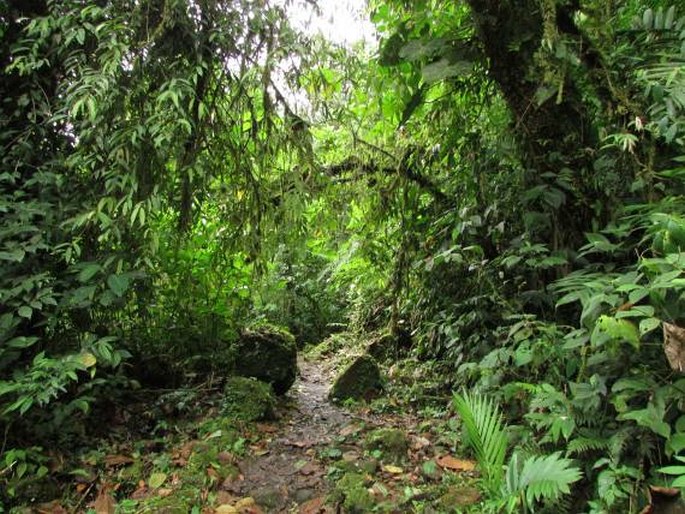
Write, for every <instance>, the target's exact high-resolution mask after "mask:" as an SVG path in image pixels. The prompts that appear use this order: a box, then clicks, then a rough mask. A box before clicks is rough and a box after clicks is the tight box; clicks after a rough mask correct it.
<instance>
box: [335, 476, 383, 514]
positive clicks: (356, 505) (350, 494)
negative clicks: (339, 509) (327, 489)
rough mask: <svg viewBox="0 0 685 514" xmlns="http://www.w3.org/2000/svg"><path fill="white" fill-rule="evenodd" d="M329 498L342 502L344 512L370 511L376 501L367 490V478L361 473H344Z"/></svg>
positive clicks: (358, 512)
mask: <svg viewBox="0 0 685 514" xmlns="http://www.w3.org/2000/svg"><path fill="white" fill-rule="evenodd" d="M330 500H331V501H332V502H333V503H337V504H342V506H343V507H345V512H349V513H351V514H362V513H364V512H371V511H372V510H373V508H374V505H375V503H376V502H375V501H374V498H373V496H372V495H371V493H370V492H369V489H368V484H367V480H366V478H365V477H364V475H362V474H361V473H345V474H344V475H343V476H342V478H340V480H338V482H337V483H336V485H335V489H334V490H333V492H332V493H331V497H330Z"/></svg>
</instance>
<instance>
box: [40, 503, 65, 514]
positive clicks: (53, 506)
mask: <svg viewBox="0 0 685 514" xmlns="http://www.w3.org/2000/svg"><path fill="white" fill-rule="evenodd" d="M35 512H36V514H67V512H68V511H67V509H65V508H64V507H62V505H61V504H60V503H59V501H57V500H54V501H51V502H50V503H41V504H40V505H38V506H37V507H36V511H35Z"/></svg>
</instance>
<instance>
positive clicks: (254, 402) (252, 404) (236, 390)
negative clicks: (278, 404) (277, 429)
mask: <svg viewBox="0 0 685 514" xmlns="http://www.w3.org/2000/svg"><path fill="white" fill-rule="evenodd" d="M274 404H275V400H274V397H273V394H272V392H271V387H270V386H269V384H265V383H264V382H260V381H259V380H257V379H254V378H247V377H230V378H229V379H228V380H227V381H226V386H225V387H224V397H223V400H222V412H223V414H224V415H225V416H229V417H231V418H234V419H239V420H241V421H259V420H265V419H272V418H273V416H274Z"/></svg>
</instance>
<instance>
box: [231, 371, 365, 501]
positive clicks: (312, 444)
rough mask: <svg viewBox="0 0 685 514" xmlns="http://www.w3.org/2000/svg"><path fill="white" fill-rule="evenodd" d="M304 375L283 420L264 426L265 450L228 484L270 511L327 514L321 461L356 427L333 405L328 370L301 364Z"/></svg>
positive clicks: (288, 401) (257, 451)
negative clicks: (328, 448)
mask: <svg viewBox="0 0 685 514" xmlns="http://www.w3.org/2000/svg"><path fill="white" fill-rule="evenodd" d="M299 370H300V372H299V376H298V379H297V381H296V382H295V384H294V385H293V387H292V389H291V390H290V392H289V393H288V398H286V404H285V407H284V411H281V412H280V415H281V419H280V420H279V421H278V423H274V424H261V425H260V429H261V430H262V431H264V432H266V434H267V435H266V437H265V438H264V440H263V447H262V448H258V449H255V450H254V453H253V455H252V456H251V457H249V458H247V459H245V460H244V461H242V462H240V464H239V469H240V476H239V478H238V479H237V480H234V481H232V482H230V483H228V484H225V485H224V489H225V490H226V491H228V492H229V493H232V494H235V495H237V496H242V497H252V498H253V499H254V500H255V502H256V503H257V505H259V507H261V508H262V509H264V510H265V511H266V512H306V513H314V512H326V510H325V509H326V508H325V507H324V506H323V503H324V501H325V495H326V493H327V490H328V486H327V481H326V479H325V475H326V465H325V463H324V462H322V461H321V460H320V459H319V458H318V456H319V455H321V453H322V452H324V451H325V449H326V448H327V447H328V445H330V444H331V443H332V442H333V441H334V440H335V438H336V437H339V436H340V435H341V433H342V434H343V435H344V434H345V433H346V431H348V430H351V429H350V428H349V427H351V426H353V425H351V423H352V421H353V417H352V415H351V414H350V413H348V412H347V411H346V410H344V409H343V408H340V407H337V406H335V405H333V404H332V403H331V402H329V400H328V398H327V395H328V389H329V386H330V377H329V376H328V374H327V373H326V372H325V371H324V368H323V366H322V365H321V364H318V363H313V362H308V361H305V360H300V362H299Z"/></svg>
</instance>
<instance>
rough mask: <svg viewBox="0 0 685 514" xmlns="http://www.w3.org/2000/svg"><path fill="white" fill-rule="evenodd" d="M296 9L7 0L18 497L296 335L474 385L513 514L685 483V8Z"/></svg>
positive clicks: (4, 339) (0, 396)
mask: <svg viewBox="0 0 685 514" xmlns="http://www.w3.org/2000/svg"><path fill="white" fill-rule="evenodd" d="M285 10H286V7H283V6H282V5H281V4H280V3H278V2H273V3H271V2H252V1H250V0H241V1H239V2H232V3H231V2H223V1H219V0H216V1H215V0H203V1H198V2H186V1H183V0H149V1H144V2H128V1H124V0H121V1H120V0H116V1H111V2H83V1H80V0H69V1H64V2H53V1H46V0H31V1H26V2H23V1H22V2H19V1H9V0H8V1H4V2H0V56H1V66H2V67H3V75H2V81H1V82H0V96H1V97H2V104H0V144H1V145H2V149H3V151H2V157H1V159H2V165H3V166H2V169H1V170H0V213H1V220H0V264H1V266H0V429H1V430H2V434H3V437H2V442H1V444H0V505H1V504H3V503H5V504H6V505H13V504H15V503H21V502H22V501H26V499H27V498H30V497H34V496H35V495H36V488H35V487H34V486H35V484H40V483H41V482H47V483H49V482H50V481H51V480H53V479H54V478H55V475H56V474H57V475H59V474H60V473H68V471H65V470H60V471H55V470H56V468H55V465H54V455H52V456H51V453H50V449H54V448H59V449H61V450H63V451H76V450H75V449H79V450H78V451H81V450H82V449H83V448H84V447H88V446H89V445H92V444H96V443H95V442H94V441H95V440H96V439H97V437H98V436H99V435H101V430H106V423H104V424H103V425H104V426H100V423H99V422H98V421H97V420H102V419H103V416H108V415H111V413H112V412H114V410H115V409H114V407H113V406H116V405H121V404H125V403H127V402H130V401H131V399H130V395H138V394H140V392H136V391H140V390H141V388H142V391H144V392H145V391H158V390H160V389H175V388H178V387H181V386H183V387H190V388H193V387H202V385H203V384H207V383H211V384H216V383H221V382H222V381H223V380H224V379H225V378H226V377H228V376H230V375H231V374H232V373H233V372H234V371H235V369H236V366H237V364H239V363H236V344H237V342H238V341H239V340H240V338H241V335H242V334H244V332H245V330H246V328H247V327H250V326H255V325H259V324H269V323H271V324H276V325H280V326H282V327H284V328H287V329H288V330H290V332H291V333H292V334H293V335H294V336H295V338H296V340H297V343H298V345H299V347H300V348H302V347H304V346H305V345H308V344H313V343H318V342H319V341H321V340H323V339H325V338H326V337H327V336H328V335H330V334H333V333H335V332H338V331H340V330H342V329H343V328H346V329H347V330H349V331H351V332H353V333H355V334H357V338H358V339H364V340H366V339H370V340H372V341H373V342H372V345H371V347H370V351H374V352H377V355H378V356H380V358H389V360H388V364H391V363H392V362H393V361H395V360H398V359H405V358H406V359H408V360H406V361H403V363H401V364H395V365H396V366H400V367H401V366H409V367H415V368H416V370H417V373H418V374H419V375H420V374H421V373H422V372H425V373H427V374H430V375H432V376H436V377H439V379H437V380H435V382H434V383H431V384H430V385H426V382H423V381H417V384H416V385H415V387H414V388H413V389H412V391H411V397H412V398H417V399H419V400H420V401H421V402H425V403H426V404H430V403H431V402H433V401H437V402H438V403H440V402H442V404H443V406H445V405H446V404H447V403H449V399H448V398H449V397H450V395H451V393H452V392H456V391H463V390H466V391H468V392H469V393H468V394H467V395H462V396H459V397H458V398H459V399H458V400H457V410H459V411H460V413H461V414H462V417H464V419H466V418H468V414H469V411H471V414H472V415H473V416H474V419H475V420H476V421H477V420H478V419H481V420H488V419H489V420H495V421H497V423H500V424H501V427H502V428H501V430H500V429H497V430H494V431H493V430H490V431H488V430H487V427H483V426H479V425H478V423H476V422H475V421H474V423H472V426H470V427H469V426H466V427H465V428H466V431H467V432H469V434H470V437H469V440H470V444H471V445H472V447H473V451H474V454H475V456H476V457H477V459H478V460H479V463H480V465H481V467H482V469H483V470H486V469H494V471H492V473H488V472H485V474H484V475H483V482H482V486H483V490H484V491H485V493H486V495H487V501H486V506H487V508H491V510H492V511H506V510H508V511H511V512H514V511H517V509H519V510H520V509H530V510H536V511H549V512H560V511H562V510H565V511H567V512H591V513H603V512H608V513H610V512H639V511H640V510H641V509H642V508H643V507H644V506H645V505H646V504H647V503H648V502H649V499H648V492H647V491H648V486H650V485H651V486H670V487H672V488H674V489H681V490H682V489H683V487H684V486H685V482H684V480H685V479H684V478H683V476H684V475H685V461H684V459H685V405H684V404H683V401H684V400H683V399H684V398H685V378H683V369H684V368H685V329H684V328H682V327H684V326H685V303H684V302H685V300H684V299H683V291H684V285H685V282H683V280H684V279H685V275H684V274H683V272H684V271H685V251H684V250H685V198H684V197H683V192H684V191H683V179H684V177H685V96H684V91H685V71H684V68H685V21H683V15H684V14H685V13H683V12H682V9H680V8H679V6H671V5H670V4H668V3H667V2H659V1H650V2H647V1H639V0H634V1H630V2H622V3H607V2H603V1H594V0H588V1H567V0H549V1H548V0H526V1H524V2H513V1H500V0H469V1H464V2H447V1H440V0H430V1H421V2H411V3H407V2H399V1H394V0H372V1H371V2H370V6H369V10H370V13H371V18H372V21H373V22H374V24H375V26H376V28H377V30H378V33H379V38H380V43H379V47H378V49H372V48H364V47H363V46H362V45H358V46H357V47H355V48H346V47H338V46H335V45H332V44H330V43H328V42H327V41H325V40H323V39H322V38H320V37H314V36H307V35H305V34H301V33H299V32H297V31H296V30H294V29H293V28H292V27H291V26H289V23H288V17H287V16H286V15H285ZM329 341H331V340H330V339H329ZM332 341H335V337H334V338H333V339H332ZM339 341H343V342H344V338H340V339H339ZM329 344H332V343H329ZM320 351H323V350H321V349H320ZM343 351H344V350H343ZM149 394H150V396H151V397H154V394H155V393H153V392H151V393H149ZM469 395H471V396H469ZM465 399H471V400H473V401H470V402H469V401H466V400H465ZM495 405H499V409H500V412H501V413H502V416H503V419H502V420H500V419H499V417H498V414H497V412H498V411H497V409H496V407H495ZM493 423H494V421H493V422H492V423H490V424H489V425H488V426H489V427H490V428H491V429H492V428H493V427H495V428H497V426H500V425H497V423H494V424H493ZM486 425H487V423H486ZM479 430H480V431H481V432H482V433H481V434H480V435H481V436H482V437H484V438H485V439H484V441H482V444H481V446H482V445H485V446H488V445H490V444H494V445H495V446H496V447H498V448H500V450H499V452H496V455H494V457H493V454H491V453H488V452H487V451H483V448H480V449H479V448H478V445H477V444H475V443H474V438H475V439H477V437H475V434H478V433H479ZM500 432H501V433H502V434H504V435H503V436H501V434H500ZM500 436H501V437H500ZM488 437H489V439H488ZM531 463H532V464H531ZM536 467H537V468H540V469H545V470H546V471H547V472H548V474H549V476H550V477H556V478H554V479H550V481H549V483H547V484H545V485H544V486H543V487H538V489H534V488H531V487H532V486H531V487H529V488H526V484H531V483H532V484H537V482H535V481H534V480H533V478H534V476H533V475H531V473H532V472H531V469H532V468H536ZM531 477H532V478H531ZM524 479H525V480H529V482H525V480H524ZM555 480H556V481H555ZM538 485H539V484H538ZM569 492H572V494H566V493H569Z"/></svg>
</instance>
